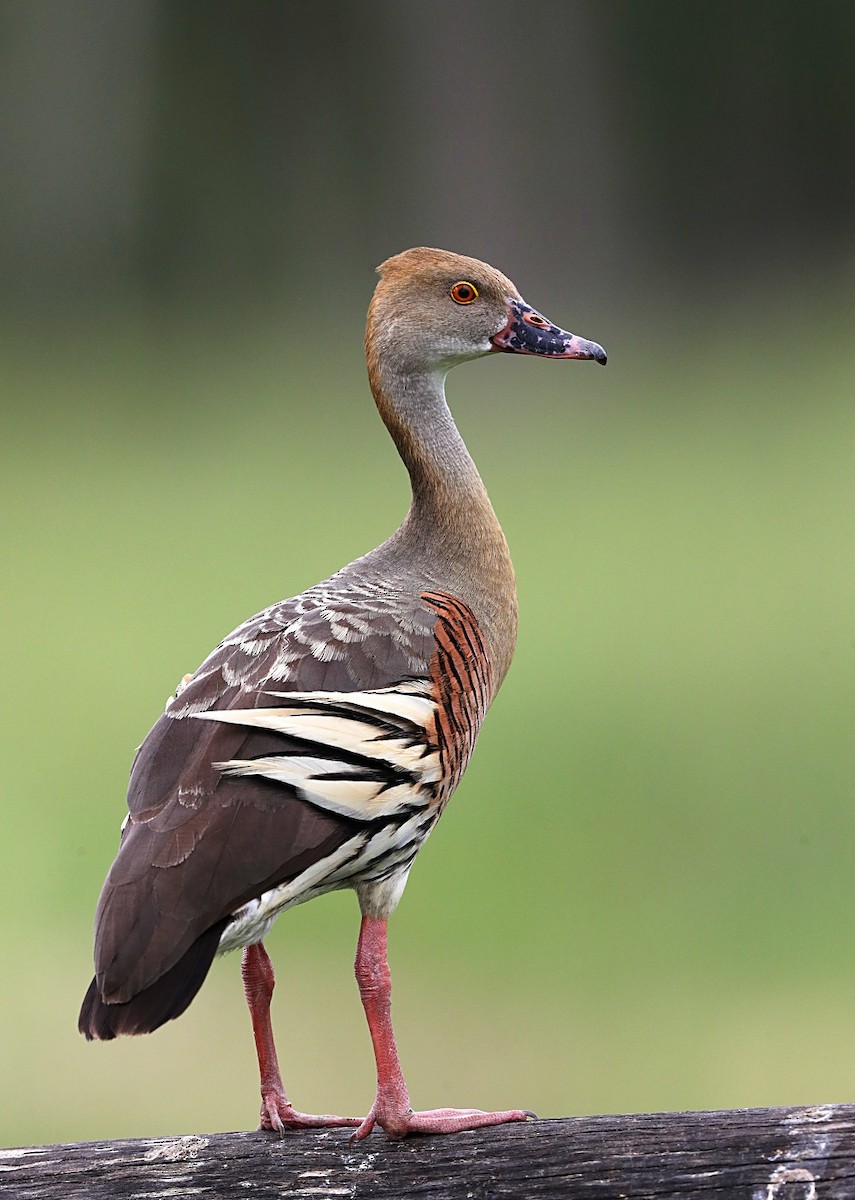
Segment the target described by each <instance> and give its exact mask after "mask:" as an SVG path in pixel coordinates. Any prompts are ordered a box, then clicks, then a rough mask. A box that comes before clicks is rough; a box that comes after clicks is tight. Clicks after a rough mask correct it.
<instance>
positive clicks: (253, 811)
mask: <svg viewBox="0 0 855 1200" xmlns="http://www.w3.org/2000/svg"><path fill="white" fill-rule="evenodd" d="M434 621H435V615H434V614H433V613H432V612H430V611H429V610H427V609H426V608H425V607H424V606H423V605H422V604H420V603H419V601H418V600H417V599H413V600H410V601H409V602H407V603H404V602H403V601H402V598H401V596H400V595H397V596H388V595H386V594H384V593H383V592H381V591H380V590H379V589H377V590H375V594H374V595H373V596H371V595H366V589H365V588H364V587H363V588H360V589H359V590H358V592H357V593H356V594H354V595H348V594H347V593H342V594H340V595H335V594H330V593H329V592H328V591H327V592H324V591H323V590H322V589H320V588H318V589H312V590H311V591H310V592H307V593H304V594H303V595H302V596H300V597H297V598H296V599H295V600H293V601H289V602H283V603H282V604H280V605H276V606H274V608H273V609H270V610H267V611H266V612H264V613H261V614H259V615H258V616H257V617H255V618H253V619H252V620H250V621H248V622H246V623H245V624H244V625H243V626H241V627H240V628H239V629H238V630H236V631H235V633H234V634H232V635H231V636H230V637H229V638H227V639H226V640H225V641H224V642H223V643H222V644H221V645H220V646H219V647H218V648H217V650H215V651H214V653H213V654H212V655H211V656H210V657H209V658H208V659H207V660H206V661H205V662H204V663H203V664H202V666H201V667H200V668H199V670H198V671H197V672H196V674H195V675H194V676H193V677H192V678H191V680H190V681H189V683H188V684H187V686H186V687H184V688H182V689H181V690H180V692H179V694H178V695H177V696H176V697H175V698H174V699H173V700H172V701H171V702H170V704H169V705H168V707H167V711H166V713H165V714H164V716H163V717H161V718H160V720H159V721H158V722H157V723H156V725H155V726H154V728H153V729H152V731H151V733H150V734H149V736H148V737H147V738H146V740H145V742H144V743H143V745H142V747H141V748H140V750H139V752H138V754H137V757H136V759H135V761H134V764H133V768H132V772H131V780H130V787H129V792H128V807H129V812H130V819H129V821H128V823H127V825H126V827H125V830H124V833H123V836H122V840H121V844H120V847H119V852H118V855H117V857H116V860H115V862H114V864H113V866H112V868H111V870H110V873H109V874H108V876H107V880H106V882H105V884H104V888H103V891H102V894H101V899H100V901H99V904H98V911H97V914H96V928H95V966H96V978H95V981H94V987H93V988H91V989H90V994H88V995H87V998H86V1001H84V1006H83V1010H82V1011H81V1018H80V1026H81V1029H82V1030H83V1032H85V1033H87V1035H88V1036H90V1037H110V1036H114V1034H115V1033H117V1032H127V1033H133V1032H143V1031H144V1030H145V1029H152V1028H155V1027H156V1025H158V1024H162V1023H163V1021H165V1020H168V1019H170V1017H171V1016H177V1015H178V1013H179V1012H181V1011H183V1009H184V1008H186V1006H187V1004H188V1003H189V1002H190V999H192V996H193V995H194V994H195V992H196V991H197V990H198V987H199V986H201V983H202V981H203V979H204V976H205V973H206V972H207V969H208V967H209V966H210V962H211V959H212V957H213V954H214V953H215V951H216V944H217V942H218V941H219V932H218V933H217V937H216V938H213V935H211V934H210V932H209V931H210V930H211V929H213V928H214V927H215V926H222V924H223V923H224V922H225V921H227V919H228V917H229V915H230V914H231V913H233V912H234V911H235V910H236V909H238V908H240V906H241V905H243V904H245V903H246V902H247V901H249V900H251V899H253V898H255V897H257V896H258V895H260V894H261V893H262V892H264V891H266V890H267V889H269V888H271V887H274V886H276V885H277V884H279V883H282V882H285V881H287V880H289V879H292V878H294V877H296V876H297V875H298V874H300V872H302V871H303V870H305V869H306V868H307V867H308V866H310V865H312V864H313V863H315V862H318V861H319V860H321V859H323V858H324V857H326V856H327V855H329V854H330V853H332V852H333V851H334V850H335V849H336V848H338V847H339V846H341V845H342V844H343V842H345V841H346V840H347V839H348V837H351V836H353V833H354V829H355V823H354V822H353V821H351V820H349V819H348V818H345V817H340V816H337V815H334V814H331V813H329V812H325V811H321V810H318V809H316V808H314V807H313V806H312V805H310V804H307V803H306V802H305V801H303V800H301V799H300V798H298V797H297V795H296V794H295V792H294V790H293V789H292V788H290V787H287V786H284V785H277V784H272V783H270V782H269V781H267V780H264V779H258V780H251V779H245V778H240V779H235V778H230V777H228V776H224V775H222V774H221V773H220V772H219V771H218V770H217V769H216V768H215V767H214V766H213V764H214V763H215V762H223V761H226V760H228V759H233V758H252V757H255V756H259V755H263V754H265V753H268V752H270V750H271V749H272V748H273V746H274V744H275V749H276V750H277V751H281V750H282V749H283V748H285V749H287V748H288V739H283V738H282V737H281V736H280V735H277V734H272V733H266V732H261V731H251V732H248V731H247V730H246V729H244V728H241V727H239V726H223V725H220V724H214V723H209V722H206V721H197V720H191V719H189V718H190V717H191V716H192V715H193V714H194V713H198V712H203V711H208V710H211V709H226V708H234V707H243V708H246V707H265V706H266V705H268V704H271V703H273V704H275V703H277V700H276V699H275V698H273V697H271V696H270V694H269V693H270V692H271V691H275V692H280V693H281V692H283V691H289V690H293V691H326V690H330V691H352V690H356V689H358V688H378V687H386V686H391V685H393V684H395V683H397V682H399V681H400V680H402V679H406V678H419V677H425V676H426V675H427V672H428V664H429V662H430V659H431V657H432V654H433V650H434V641H433V624H434ZM182 964H183V967H182ZM167 974H169V975H170V976H171V977H172V982H171V983H170V984H167V982H166V975H167ZM158 980H161V981H163V982H162V983H161V984H160V985H158ZM188 993H189V994H188ZM176 996H177V997H178V999H176ZM134 997H137V998H138V1000H139V1004H138V1005H136V1007H135V1003H134ZM107 1009H110V1010H112V1016H110V1014H109V1013H106V1010H107ZM173 1010H174V1011H173ZM105 1014H106V1015H105Z"/></svg>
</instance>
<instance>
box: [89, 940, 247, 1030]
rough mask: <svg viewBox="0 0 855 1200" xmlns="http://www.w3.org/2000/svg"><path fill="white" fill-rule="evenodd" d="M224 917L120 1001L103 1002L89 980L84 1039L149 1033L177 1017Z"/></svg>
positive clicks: (199, 979) (201, 974) (207, 962)
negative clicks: (142, 987) (161, 971)
mask: <svg viewBox="0 0 855 1200" xmlns="http://www.w3.org/2000/svg"><path fill="white" fill-rule="evenodd" d="M228 923H229V918H228V917H227V918H226V919H225V920H223V921H218V922H217V924H216V925H212V926H211V928H210V929H206V930H205V932H204V933H203V934H202V936H201V937H198V938H197V939H196V941H195V942H194V943H193V945H192V946H191V947H190V949H189V950H188V951H187V953H186V954H185V955H184V957H183V958H180V959H179V960H178V962H177V963H176V964H175V966H174V967H170V969H169V970H168V971H167V972H166V974H165V975H161V977H160V979H158V980H156V981H155V982H154V983H153V984H151V986H150V987H147V988H145V990H144V991H142V992H139V993H138V994H137V995H136V996H134V998H133V1000H128V1001H127V1002H126V1003H124V1004H107V1003H106V1002H105V1001H104V1000H103V999H102V997H101V994H100V992H99V991H98V984H97V983H96V981H95V980H94V979H93V980H92V982H91V983H90V985H89V991H88V992H87V993H86V995H85V997H84V999H83V1005H82V1007H81V1009H80V1017H79V1019H78V1022H77V1028H78V1029H79V1030H80V1032H81V1033H82V1034H83V1035H84V1036H85V1037H86V1039H87V1040H88V1041H92V1039H93V1038H96V1039H98V1040H99V1041H102V1042H106V1041H109V1040H110V1039H111V1038H114V1037H117V1036H119V1035H120V1034H135V1033H151V1032H152V1030H154V1029H157V1028H159V1026H161V1025H164V1024H165V1023H166V1022H167V1021H172V1020H174V1018H175V1017H180V1016H181V1014H182V1013H183V1012H184V1010H185V1009H186V1008H187V1007H188V1006H189V1004H190V1001H191V1000H192V999H193V997H194V996H195V995H196V993H197V992H198V990H199V988H200V987H201V986H202V984H203V983H204V982H205V976H206V975H207V974H208V971H209V970H210V967H211V963H212V962H213V961H214V955H215V954H216V953H217V946H218V945H219V944H220V935H221V934H222V932H223V930H224V929H225V927H226V925H228Z"/></svg>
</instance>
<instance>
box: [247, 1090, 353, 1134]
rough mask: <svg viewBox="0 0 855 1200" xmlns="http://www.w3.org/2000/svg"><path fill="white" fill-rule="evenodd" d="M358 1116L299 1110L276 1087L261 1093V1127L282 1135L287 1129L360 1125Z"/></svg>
mask: <svg viewBox="0 0 855 1200" xmlns="http://www.w3.org/2000/svg"><path fill="white" fill-rule="evenodd" d="M359 1124H361V1122H360V1120H359V1118H358V1117H336V1116H332V1115H330V1114H329V1113H323V1114H319V1113H304V1112H298V1111H297V1109H296V1108H294V1106H293V1105H292V1104H291V1102H290V1101H289V1100H288V1099H287V1098H286V1096H285V1093H284V1092H281V1091H279V1090H278V1089H275V1088H270V1089H269V1090H268V1091H264V1092H262V1093H261V1125H260V1126H259V1128H260V1129H269V1130H271V1131H272V1132H274V1133H278V1134H279V1136H280V1137H282V1136H283V1135H284V1133H285V1130H286V1129H328V1128H330V1127H334V1126H337V1125H359Z"/></svg>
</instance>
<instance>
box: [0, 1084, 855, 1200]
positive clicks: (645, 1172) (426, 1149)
mask: <svg viewBox="0 0 855 1200" xmlns="http://www.w3.org/2000/svg"><path fill="white" fill-rule="evenodd" d="M0 1196H3V1197H4V1198H5V1197H7V1196H8V1197H10V1198H11V1197H14V1200H36V1198H38V1200H76V1198H77V1197H86V1200H108V1198H109V1200H131V1198H139V1200H142V1197H146V1198H147V1200H161V1198H162V1200H166V1198H167V1197H168V1198H169V1200H174V1198H175V1197H179V1198H180V1197H188V1198H190V1197H194V1198H195V1197H201V1198H202V1200H219V1198H220V1197H223V1198H225V1197H229V1200H233V1198H234V1197H240V1196H252V1197H253V1200H268V1198H269V1200H272V1198H273V1197H276V1198H277V1200H279V1198H281V1197H293V1198H295V1200H299V1198H305V1200H324V1198H326V1197H329V1198H330V1200H333V1198H337V1197H348V1198H349V1200H363V1198H366V1200H367V1198H368V1197H371V1198H377V1200H383V1198H388V1200H405V1198H406V1200H410V1198H412V1197H415V1198H416V1200H418V1198H419V1197H424V1198H429V1200H499V1198H507V1200H511V1198H513V1200H527V1198H528V1197H535V1198H542V1197H561V1198H562V1200H595V1198H596V1200H623V1198H624V1197H625V1198H627V1200H630V1198H638V1197H656V1198H657V1200H664V1198H671V1200H690V1198H691V1200H701V1198H702V1200H723V1198H724V1197H727V1198H728V1200H730V1198H733V1200H853V1198H854V1197H855V1105H821V1106H817V1107H814V1108H775V1109H745V1110H737V1111H733V1112H711V1113H662V1114H648V1115H644V1116H624V1117H585V1118H579V1119H566V1120H559V1121H531V1122H529V1123H527V1124H525V1125H505V1126H502V1127H499V1128H494V1129H483V1130H479V1131H478V1132H477V1133H463V1134H457V1135H455V1136H449V1137H425V1138H411V1139H409V1140H408V1141H405V1142H397V1143H392V1142H388V1141H386V1140H385V1139H384V1137H383V1136H382V1135H378V1134H376V1133H375V1134H374V1135H373V1136H372V1137H371V1138H369V1140H368V1141H367V1142H365V1143H363V1144H362V1145H361V1146H359V1147H357V1148H353V1149H352V1148H351V1147H350V1145H349V1143H348V1134H347V1131H346V1130H330V1131H327V1130H324V1131H311V1132H304V1133H292V1134H288V1135H287V1136H286V1137H284V1138H282V1139H281V1140H280V1139H279V1138H277V1137H275V1136H273V1135H269V1134H261V1133H227V1134H209V1135H204V1136H194V1137H173V1138H156V1139H148V1140H139V1141H123V1142H88V1143H81V1144H79V1145H71V1146H39V1147H31V1148H28V1149H23V1150H0Z"/></svg>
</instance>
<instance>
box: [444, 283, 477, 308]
mask: <svg viewBox="0 0 855 1200" xmlns="http://www.w3.org/2000/svg"><path fill="white" fill-rule="evenodd" d="M449 295H450V296H451V299H452V300H453V301H454V302H455V304H471V303H472V301H473V300H477V299H478V289H477V288H476V286H475V284H474V283H467V281H466V280H465V279H461V280H460V282H459V283H455V285H454V287H453V288H452V289H451V291H450V292H449Z"/></svg>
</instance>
